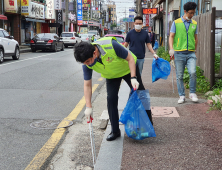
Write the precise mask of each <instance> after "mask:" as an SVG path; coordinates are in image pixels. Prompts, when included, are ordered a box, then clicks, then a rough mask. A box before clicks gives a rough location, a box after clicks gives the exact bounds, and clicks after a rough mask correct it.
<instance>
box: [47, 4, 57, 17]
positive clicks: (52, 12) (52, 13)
mask: <svg viewBox="0 0 222 170" xmlns="http://www.w3.org/2000/svg"><path fill="white" fill-rule="evenodd" d="M46 18H47V19H55V8H54V0H46Z"/></svg>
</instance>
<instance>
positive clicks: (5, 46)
mask: <svg viewBox="0 0 222 170" xmlns="http://www.w3.org/2000/svg"><path fill="white" fill-rule="evenodd" d="M11 56H12V58H13V59H14V60H18V59H19V57H20V52H19V43H18V41H16V40H14V37H13V36H10V35H9V33H8V32H7V31H5V30H3V29H1V28H0V63H3V61H4V57H11Z"/></svg>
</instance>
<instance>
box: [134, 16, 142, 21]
mask: <svg viewBox="0 0 222 170" xmlns="http://www.w3.org/2000/svg"><path fill="white" fill-rule="evenodd" d="M136 20H142V22H143V17H141V16H136V17H135V18H134V22H135V21H136Z"/></svg>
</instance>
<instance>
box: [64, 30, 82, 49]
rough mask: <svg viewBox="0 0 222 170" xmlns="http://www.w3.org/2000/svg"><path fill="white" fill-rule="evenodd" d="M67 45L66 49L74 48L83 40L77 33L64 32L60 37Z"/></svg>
mask: <svg viewBox="0 0 222 170" xmlns="http://www.w3.org/2000/svg"><path fill="white" fill-rule="evenodd" d="M60 37H61V38H62V41H63V42H64V44H65V47H66V48H67V47H68V46H74V45H75V44H76V43H79V42H81V41H82V40H81V38H80V37H79V35H78V34H77V33H76V32H63V33H62V34H61V36H60Z"/></svg>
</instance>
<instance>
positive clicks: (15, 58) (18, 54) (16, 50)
mask: <svg viewBox="0 0 222 170" xmlns="http://www.w3.org/2000/svg"><path fill="white" fill-rule="evenodd" d="M19 57H20V52H19V48H18V47H16V48H15V54H14V55H13V56H12V58H13V60H18V59H19Z"/></svg>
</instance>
